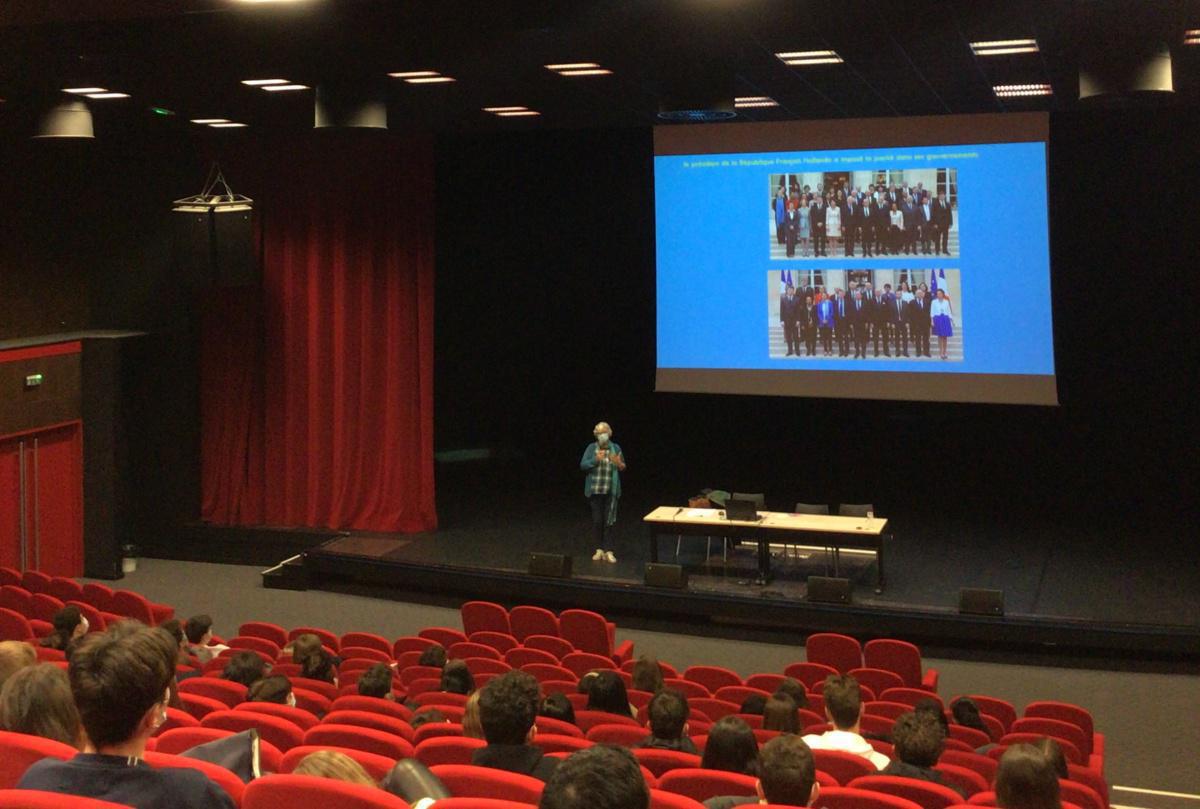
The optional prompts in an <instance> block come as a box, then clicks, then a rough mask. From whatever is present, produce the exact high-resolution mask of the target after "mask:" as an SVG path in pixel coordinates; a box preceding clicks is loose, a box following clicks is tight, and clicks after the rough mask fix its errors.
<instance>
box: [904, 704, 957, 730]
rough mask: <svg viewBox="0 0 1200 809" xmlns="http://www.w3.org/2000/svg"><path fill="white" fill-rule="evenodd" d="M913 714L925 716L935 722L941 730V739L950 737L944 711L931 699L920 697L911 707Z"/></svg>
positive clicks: (948, 724)
mask: <svg viewBox="0 0 1200 809" xmlns="http://www.w3.org/2000/svg"><path fill="white" fill-rule="evenodd" d="M913 713H916V714H918V715H920V714H927V715H928V716H930V717H932V718H933V719H935V720H937V723H938V725H939V726H941V728H942V736H943V737H946V736H949V735H950V721H949V720H948V719H946V711H945V710H944V709H943V708H942V703H941V702H939V701H938V700H936V699H934V698H933V697H922V698H921V699H919V700H917V702H916V704H915V705H914V706H913Z"/></svg>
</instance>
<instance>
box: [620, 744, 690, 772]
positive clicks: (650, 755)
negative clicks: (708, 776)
mask: <svg viewBox="0 0 1200 809" xmlns="http://www.w3.org/2000/svg"><path fill="white" fill-rule="evenodd" d="M633 755H634V757H635V758H636V759H637V760H638V763H639V764H641V765H642V766H643V767H645V768H646V769H648V770H649V771H650V772H652V773H654V777H655V778H662V777H663V775H664V774H665V773H667V772H670V771H671V770H678V769H682V768H687V769H693V770H694V769H698V768H699V767H700V756H696V755H692V754H691V753H681V752H679V751H678V750H658V749H656V748H653V747H639V748H637V749H635V750H634V751H633Z"/></svg>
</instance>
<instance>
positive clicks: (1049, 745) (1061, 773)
mask: <svg viewBox="0 0 1200 809" xmlns="http://www.w3.org/2000/svg"><path fill="white" fill-rule="evenodd" d="M1033 746H1034V747H1036V748H1037V749H1038V750H1040V751H1041V753H1042V755H1043V756H1045V757H1046V759H1047V760H1048V761H1049V762H1050V766H1051V767H1053V768H1054V772H1055V773H1057V774H1058V777H1059V778H1067V779H1069V778H1070V777H1071V770H1070V768H1069V767H1068V766H1067V757H1066V755H1065V754H1064V753H1063V751H1062V747H1061V746H1060V745H1059V743H1058V742H1056V741H1054V739H1051V738H1050V737H1049V736H1043V737H1042V738H1041V739H1039V740H1037V741H1036V742H1034V743H1033Z"/></svg>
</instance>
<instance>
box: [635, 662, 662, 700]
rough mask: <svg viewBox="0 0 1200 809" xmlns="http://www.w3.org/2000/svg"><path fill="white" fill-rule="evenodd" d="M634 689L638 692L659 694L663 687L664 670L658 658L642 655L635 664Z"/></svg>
mask: <svg viewBox="0 0 1200 809" xmlns="http://www.w3.org/2000/svg"><path fill="white" fill-rule="evenodd" d="M633 687H634V689H636V690H638V691H649V692H650V693H651V694H657V693H658V692H659V691H661V690H662V687H663V675H662V669H661V668H659V665H658V660H657V658H654V657H651V656H649V655H642V656H641V657H639V658H638V659H637V662H636V663H634V664H633Z"/></svg>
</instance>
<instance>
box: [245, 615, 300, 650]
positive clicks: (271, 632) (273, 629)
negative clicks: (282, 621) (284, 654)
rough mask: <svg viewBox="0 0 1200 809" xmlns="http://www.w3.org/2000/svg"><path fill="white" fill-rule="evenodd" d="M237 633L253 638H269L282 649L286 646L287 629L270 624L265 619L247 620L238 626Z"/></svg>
mask: <svg viewBox="0 0 1200 809" xmlns="http://www.w3.org/2000/svg"><path fill="white" fill-rule="evenodd" d="M237 633H238V634H239V635H248V636H251V637H255V638H263V639H264V640H269V641H271V642H272V643H274V644H275V645H276V646H278V647H279V648H280V649H282V648H283V647H284V646H287V642H288V634H287V630H286V629H284V628H283V627H281V626H280V625H279V624H271V623H267V622H266V621H247V622H246V623H244V624H242V625H241V626H239V627H238V631H237Z"/></svg>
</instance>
